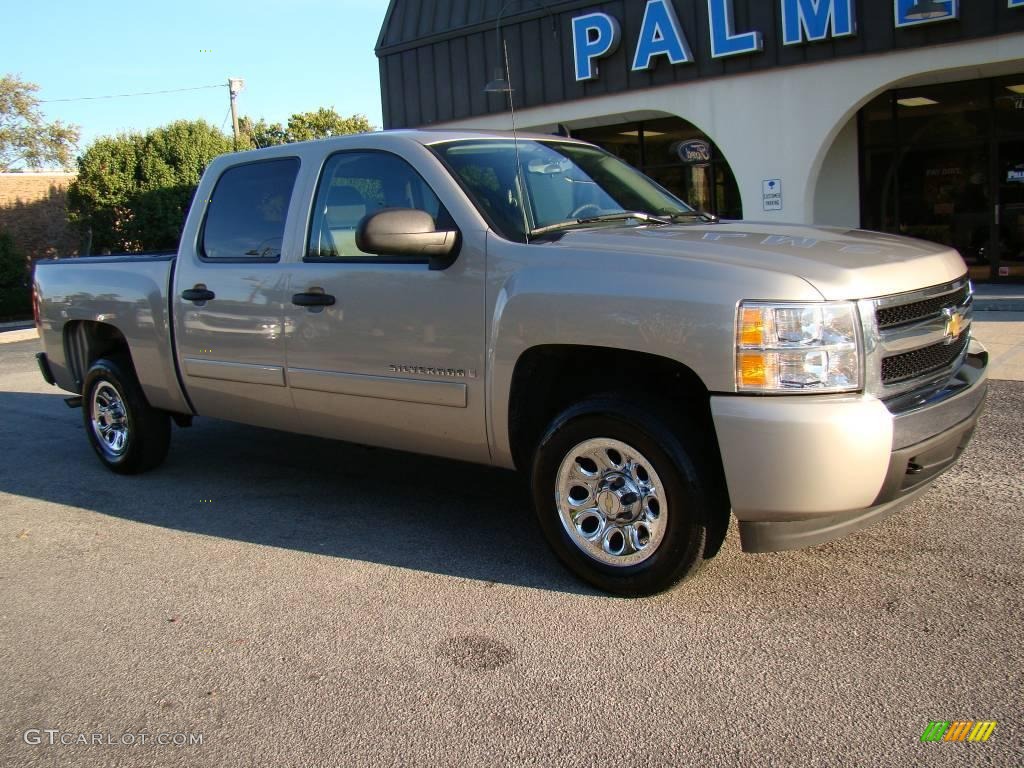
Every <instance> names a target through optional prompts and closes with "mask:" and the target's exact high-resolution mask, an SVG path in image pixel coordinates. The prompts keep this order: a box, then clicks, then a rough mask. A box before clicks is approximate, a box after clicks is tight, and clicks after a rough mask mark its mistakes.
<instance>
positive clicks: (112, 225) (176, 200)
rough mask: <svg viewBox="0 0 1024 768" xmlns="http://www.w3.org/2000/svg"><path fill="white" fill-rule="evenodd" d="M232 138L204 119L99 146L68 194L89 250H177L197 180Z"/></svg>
mask: <svg viewBox="0 0 1024 768" xmlns="http://www.w3.org/2000/svg"><path fill="white" fill-rule="evenodd" d="M230 151H231V140H230V139H229V138H228V137H227V136H225V135H224V134H223V133H221V132H220V131H219V130H217V129H216V128H215V127H213V126H212V125H210V124H209V123H206V122H204V121H202V120H196V121H187V120H179V121H177V122H174V123H171V124H170V125H167V126H164V127H162V128H156V129H154V130H152V131H149V132H148V133H146V134H139V133H127V134H120V135H118V136H113V137H105V138H101V139H99V140H97V141H96V142H95V143H93V144H92V145H90V146H89V148H88V149H86V151H85V152H84V153H82V156H81V157H79V158H78V178H76V179H75V181H74V182H73V183H72V184H71V186H70V187H69V188H68V212H69V214H70V217H71V220H72V221H73V222H74V223H76V224H78V225H79V227H81V228H82V229H83V231H84V230H86V229H88V230H91V232H92V252H93V253H101V252H103V251H105V250H112V251H132V250H164V249H172V248H175V247H177V244H178V238H179V236H180V235H181V228H182V226H183V225H184V223H185V216H186V214H187V213H188V208H189V205H190V204H191V202H192V196H193V194H194V193H195V189H196V186H197V185H198V184H199V178H200V177H201V176H202V174H203V171H204V170H205V169H206V166H207V165H208V164H209V163H210V161H211V160H212V159H213V158H214V157H216V156H217V155H220V154H224V153H225V152H230Z"/></svg>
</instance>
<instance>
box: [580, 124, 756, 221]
mask: <svg viewBox="0 0 1024 768" xmlns="http://www.w3.org/2000/svg"><path fill="white" fill-rule="evenodd" d="M573 136H574V137H575V138H578V139H582V140H583V141H589V142H591V143H593V144H597V145H598V146H600V147H603V148H604V149H606V150H608V151H609V152H611V153H612V154H614V155H616V156H618V157H620V158H622V159H623V160H625V161H626V162H627V163H629V164H631V165H633V166H635V167H637V168H639V169H640V170H642V171H643V172H644V173H646V174H647V175H648V176H650V177H651V178H652V179H654V180H655V181H657V182H658V183H659V184H661V185H662V186H663V187H665V188H666V189H668V190H669V191H670V192H672V193H673V194H675V195H678V196H679V197H681V198H682V199H683V200H685V201H686V202H688V203H689V204H690V205H692V206H694V207H695V208H700V209H702V210H705V211H708V212H709V213H713V214H715V215H716V216H720V217H722V218H724V219H740V218H742V217H743V204H742V201H741V199H740V192H739V186H738V185H737V184H736V177H735V176H734V175H733V172H732V169H731V168H730V167H729V163H728V162H727V161H726V159H725V158H724V157H723V156H722V153H721V152H720V151H719V149H718V147H717V146H716V145H715V143H714V142H713V141H711V139H710V138H708V136H707V135H705V134H704V133H703V132H702V131H701V130H700V129H699V128H697V127H696V126H695V125H693V124H692V123H688V122H687V121H685V120H682V119H680V118H677V117H666V118H659V119H657V120H645V121H643V122H640V123H620V124H618V125H610V126H602V127H600V128H586V129H581V130H576V131H573ZM694 141H697V142H704V143H706V145H707V149H708V155H707V156H706V157H705V156H702V152H701V151H696V152H695V151H694V147H693V146H692V145H689V143H690V142H694ZM688 145H689V148H688Z"/></svg>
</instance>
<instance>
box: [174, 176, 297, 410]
mask: <svg viewBox="0 0 1024 768" xmlns="http://www.w3.org/2000/svg"><path fill="white" fill-rule="evenodd" d="M298 170H299V161H298V159H296V158H293V157H284V158H272V159H267V160H260V161H256V162H248V163H244V164H241V165H234V166H231V167H229V168H227V169H226V170H225V171H224V172H223V173H222V174H221V175H220V177H219V178H218V180H217V182H216V186H215V187H214V188H213V193H212V195H210V196H209V200H206V201H202V200H200V199H198V198H199V194H198V193H197V199H196V200H195V201H194V202H193V205H202V204H205V205H206V206H207V210H206V212H205V218H204V219H203V223H202V225H201V226H200V228H199V232H198V237H197V238H196V241H195V245H194V247H191V246H190V247H185V246H184V243H183V247H182V249H181V253H180V255H179V257H178V261H177V264H176V276H175V281H174V282H175V285H174V289H173V294H172V301H173V307H174V331H175V341H176V347H177V354H178V366H179V370H180V371H181V375H182V377H183V379H184V383H185V389H186V391H187V393H188V396H189V398H190V399H191V401H192V405H193V407H194V408H195V410H196V412H197V413H199V414H200V415H203V416H213V417H217V418H224V419H231V420H234V421H240V422H244V423H247V424H257V425H261V426H269V427H287V426H288V425H289V424H290V423H291V422H292V421H293V420H294V419H293V417H294V411H293V410H292V402H291V396H290V395H289V393H288V389H287V387H286V385H285V378H284V359H285V349H284V302H285V300H286V298H287V297H288V296H289V294H288V285H287V283H288V270H287V267H286V266H285V265H284V264H282V263H281V250H282V245H283V242H284V238H285V224H286V222H287V221H288V212H289V207H290V205H291V203H292V190H293V187H294V185H295V178H296V175H297V173H298ZM200 192H202V188H200Z"/></svg>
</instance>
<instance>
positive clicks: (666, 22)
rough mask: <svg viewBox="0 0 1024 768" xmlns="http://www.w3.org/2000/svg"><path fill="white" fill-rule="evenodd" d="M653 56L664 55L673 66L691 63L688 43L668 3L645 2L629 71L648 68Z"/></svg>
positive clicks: (648, 0) (674, 12) (654, 0)
mask: <svg viewBox="0 0 1024 768" xmlns="http://www.w3.org/2000/svg"><path fill="white" fill-rule="evenodd" d="M655 56H668V60H669V61H670V62H672V63H673V64H689V63H690V62H692V61H693V54H692V53H691V52H690V44H689V43H688V42H687V40H686V35H685V34H684V33H683V28H682V27H681V26H680V24H679V19H677V18H676V11H675V8H673V7H672V3H671V2H668V0H647V10H645V11H644V21H643V24H641V25H640V39H639V40H638V41H637V43H636V53H635V54H634V55H633V70H634V71H637V70H641V69H650V68H651V67H652V66H653V65H652V64H651V59H653V58H654V57H655Z"/></svg>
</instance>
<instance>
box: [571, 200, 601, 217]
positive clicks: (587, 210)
mask: <svg viewBox="0 0 1024 768" xmlns="http://www.w3.org/2000/svg"><path fill="white" fill-rule="evenodd" d="M584 214H586V215H584ZM600 215H601V206H599V205H597V204H596V203H584V204H583V205H581V206H579V207H578V208H576V209H575V210H574V211H573V212H572V213H570V214H569V218H570V219H584V218H587V217H588V216H600Z"/></svg>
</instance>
